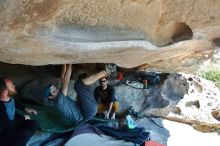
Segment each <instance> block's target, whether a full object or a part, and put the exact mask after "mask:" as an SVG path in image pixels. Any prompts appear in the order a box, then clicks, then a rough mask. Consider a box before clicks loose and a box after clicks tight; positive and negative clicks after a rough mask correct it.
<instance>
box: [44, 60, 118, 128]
mask: <svg viewBox="0 0 220 146" xmlns="http://www.w3.org/2000/svg"><path fill="white" fill-rule="evenodd" d="M114 72H115V67H114V66H113V65H110V64H109V65H107V66H106V68H105V70H102V71H100V72H98V73H96V74H93V75H91V76H88V77H85V78H83V79H78V80H77V81H76V82H75V84H74V89H75V91H76V93H77V98H78V100H77V101H79V102H76V101H74V100H72V99H71V98H70V97H68V96H67V92H68V88H69V82H70V76H71V73H72V65H71V64H68V65H63V67H62V71H61V89H57V88H56V87H55V86H54V85H50V86H48V87H47V88H46V89H45V97H48V98H49V99H50V100H54V103H55V107H56V108H57V109H58V111H59V112H60V113H62V114H63V115H64V116H65V117H66V118H68V119H69V120H70V121H71V122H72V123H73V125H77V124H79V123H81V122H83V121H86V120H89V119H91V118H93V117H94V116H95V115H96V113H97V102H96V100H95V98H94V96H93V93H92V91H91V89H90V87H89V85H91V84H93V83H95V82H96V81H97V80H99V79H100V78H102V77H105V76H108V75H109V74H111V73H114ZM72 90H73V89H72Z"/></svg>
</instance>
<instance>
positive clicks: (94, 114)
mask: <svg viewBox="0 0 220 146" xmlns="http://www.w3.org/2000/svg"><path fill="white" fill-rule="evenodd" d="M97 112H98V110H97V107H95V108H93V109H92V110H90V111H89V113H88V114H87V115H86V118H87V119H91V118H93V117H95V116H96V114H97Z"/></svg>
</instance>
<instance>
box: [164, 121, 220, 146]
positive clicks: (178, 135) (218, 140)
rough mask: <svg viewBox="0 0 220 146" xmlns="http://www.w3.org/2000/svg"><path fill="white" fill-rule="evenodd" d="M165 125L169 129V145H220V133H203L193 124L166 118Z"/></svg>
mask: <svg viewBox="0 0 220 146" xmlns="http://www.w3.org/2000/svg"><path fill="white" fill-rule="evenodd" d="M162 123H163V125H164V127H165V128H166V129H167V130H168V131H169V134H170V137H168V141H167V145H168V146H220V135H218V134H217V133H201V132H199V131H196V130H194V129H193V128H192V127H191V126H189V125H185V124H181V123H176V122H171V121H167V120H164V121H163V122H162Z"/></svg>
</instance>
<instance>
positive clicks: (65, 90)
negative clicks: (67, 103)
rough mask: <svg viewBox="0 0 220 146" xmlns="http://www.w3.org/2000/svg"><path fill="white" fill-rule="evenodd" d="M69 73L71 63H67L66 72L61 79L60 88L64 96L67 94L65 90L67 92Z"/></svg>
mask: <svg viewBox="0 0 220 146" xmlns="http://www.w3.org/2000/svg"><path fill="white" fill-rule="evenodd" d="M71 73H72V64H68V65H67V69H66V73H65V75H64V78H63V81H62V82H63V83H62V87H61V90H62V92H63V94H64V95H65V96H66V95H67V92H68V87H69V82H70V76H71Z"/></svg>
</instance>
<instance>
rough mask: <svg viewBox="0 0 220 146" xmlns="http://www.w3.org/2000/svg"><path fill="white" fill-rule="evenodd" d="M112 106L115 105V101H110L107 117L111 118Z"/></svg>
mask: <svg viewBox="0 0 220 146" xmlns="http://www.w3.org/2000/svg"><path fill="white" fill-rule="evenodd" d="M112 107H113V102H110V104H109V108H108V112H107V114H106V117H105V118H106V119H109V115H110V113H111V110H112Z"/></svg>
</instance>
